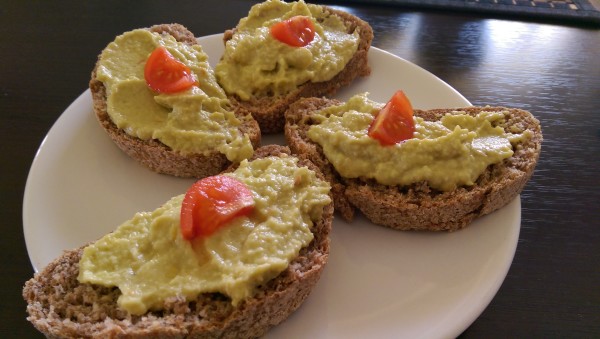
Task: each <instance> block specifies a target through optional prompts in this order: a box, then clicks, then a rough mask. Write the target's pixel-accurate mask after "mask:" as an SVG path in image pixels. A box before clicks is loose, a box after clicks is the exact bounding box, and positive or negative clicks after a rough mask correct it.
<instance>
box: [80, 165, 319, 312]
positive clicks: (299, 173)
mask: <svg viewBox="0 0 600 339" xmlns="http://www.w3.org/2000/svg"><path fill="white" fill-rule="evenodd" d="M296 163H297V159H296V158H294V157H268V158H263V159H258V160H254V161H252V162H248V161H247V160H244V161H242V163H241V165H240V167H239V168H238V169H237V170H236V171H235V172H233V173H230V174H227V175H231V176H233V177H235V178H236V179H238V180H240V181H242V182H244V183H245V184H246V185H247V186H248V188H250V190H251V191H252V192H253V195H254V200H255V209H254V211H253V212H252V213H251V214H250V215H249V216H247V217H239V218H237V219H235V220H233V221H232V222H231V223H230V224H229V225H227V226H225V227H222V228H221V229H219V230H218V231H216V232H215V233H214V234H213V235H211V236H210V237H207V238H197V239H196V240H194V241H193V242H189V241H187V240H184V239H183V237H182V235H181V232H180V226H179V216H180V210H181V202H182V200H183V197H184V195H179V196H177V197H174V198H172V199H171V200H169V201H168V202H167V203H165V204H164V205H163V206H162V207H160V208H158V209H157V210H155V211H153V212H141V213H137V214H135V216H134V217H133V218H132V219H131V220H129V221H126V222H125V223H123V224H122V225H121V226H119V227H118V228H117V229H116V230H115V231H114V232H112V233H110V234H108V235H106V236H104V237H103V238H101V239H100V240H98V241H96V242H95V243H93V244H91V245H89V246H88V247H86V248H85V249H84V252H83V256H82V258H81V260H80V262H79V277H78V279H79V281H80V282H81V283H92V284H97V285H101V286H107V287H111V286H117V287H118V288H119V289H120V291H121V296H120V297H119V299H118V304H119V306H120V307H121V308H123V309H124V310H126V311H128V312H130V313H131V314H137V315H139V314H143V313H145V312H147V311H148V310H159V309H161V307H162V305H163V303H164V301H165V300H166V299H167V298H170V297H184V298H186V300H192V299H194V298H196V296H197V295H198V294H200V293H208V292H219V293H222V294H224V295H227V296H229V297H230V298H231V301H232V304H233V305H234V306H235V305H237V304H238V303H239V302H240V301H241V300H243V299H245V298H247V297H250V296H252V295H253V293H254V291H255V288H256V286H258V285H260V284H262V283H264V282H266V281H268V280H270V279H272V278H274V277H276V276H277V275H278V274H279V273H281V272H282V271H283V270H284V269H285V268H286V267H287V266H288V264H289V263H290V261H291V260H293V259H294V258H295V257H297V256H298V253H299V251H300V249H301V248H303V247H306V246H307V245H308V244H309V243H310V242H311V241H312V239H313V234H312V232H311V227H312V225H313V222H314V221H316V220H318V219H319V218H320V217H321V213H322V210H323V207H324V206H325V205H327V204H329V203H330V198H329V189H330V187H329V184H328V183H326V182H325V181H322V180H320V179H318V178H317V177H316V175H315V172H313V171H311V170H309V169H308V168H306V167H298V166H297V165H296Z"/></svg>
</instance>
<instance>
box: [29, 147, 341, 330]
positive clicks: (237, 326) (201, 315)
mask: <svg viewBox="0 0 600 339" xmlns="http://www.w3.org/2000/svg"><path fill="white" fill-rule="evenodd" d="M283 154H286V155H288V154H290V151H289V149H288V148H287V147H283V146H274V145H273V146H265V147H262V148H259V149H258V150H257V151H256V152H255V155H254V158H261V157H267V156H282V155H283ZM298 166H307V167H309V168H311V169H313V170H315V171H316V172H317V175H318V176H319V177H320V178H321V179H324V178H323V177H322V175H321V174H320V173H319V172H318V168H317V167H316V166H314V165H313V164H312V163H310V162H309V161H308V160H302V159H301V160H300V161H299V162H298ZM231 169H233V168H231ZM332 219H333V203H330V204H329V205H327V206H325V207H324V208H323V214H322V218H321V219H320V220H318V221H316V222H315V223H314V225H313V229H312V232H313V234H314V239H313V241H312V242H311V243H310V244H309V246H308V247H305V248H303V249H302V250H301V251H300V254H299V256H298V257H297V258H295V259H294V260H293V261H292V262H291V263H290V265H289V266H288V268H287V269H286V270H285V271H283V272H282V273H281V274H280V275H278V276H277V277H275V278H274V279H272V280H270V281H268V282H267V283H265V284H264V285H262V286H260V287H259V289H258V292H257V293H256V294H255V295H254V296H253V297H251V298H249V299H246V300H244V301H242V302H241V303H240V304H238V305H237V307H233V306H232V304H231V300H230V299H229V298H228V297H226V296H224V295H222V294H219V293H206V294H201V295H199V296H198V297H197V298H196V299H195V300H193V301H190V302H186V301H185V300H183V299H178V298H172V299H170V300H166V301H165V303H164V310H162V311H156V312H148V313H147V314H144V315H142V316H133V315H130V314H128V313H127V312H125V311H123V310H122V309H120V308H118V306H117V298H118V297H119V295H120V292H119V289H118V288H107V287H100V286H95V285H91V284H81V283H79V281H78V280H77V276H78V274H79V264H78V263H79V259H80V258H81V255H82V250H83V247H81V248H78V249H75V250H71V251H66V252H64V253H63V255H61V256H60V257H59V258H58V259H56V260H54V261H53V262H51V263H50V264H49V265H48V266H47V267H46V268H44V269H43V270H42V271H40V272H39V273H37V274H35V276H34V278H32V279H31V280H29V281H27V282H26V284H25V287H24V289H23V297H24V298H25V300H26V301H27V304H28V306H27V312H28V313H29V317H28V318H27V319H28V320H29V321H31V322H32V323H33V325H34V326H35V327H36V328H37V329H38V330H39V331H41V332H42V333H44V334H45V335H46V336H47V337H48V338H67V337H70V338H82V337H85V338H91V337H94V338H114V337H119V338H122V337H127V338H146V337H153V338H183V337H193V338H254V337H258V336H260V335H262V334H264V333H265V332H266V331H267V330H268V329H269V328H271V327H273V326H275V325H277V324H279V323H280V322H282V321H283V320H285V319H286V318H287V317H288V315H289V314H290V313H292V312H293V311H294V310H296V309H297V308H298V307H299V306H300V305H301V304H302V302H303V301H304V300H305V299H306V297H307V296H308V295H309V293H310V292H311V290H312V288H313V286H314V285H315V284H316V282H317V281H318V280H319V277H320V275H321V272H322V270H323V269H324V267H325V264H326V262H327V257H328V254H329V233H330V231H331V223H332Z"/></svg>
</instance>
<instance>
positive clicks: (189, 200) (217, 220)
mask: <svg viewBox="0 0 600 339" xmlns="http://www.w3.org/2000/svg"><path fill="white" fill-rule="evenodd" d="M253 209H254V196H253V195H252V191H250V190H249V189H248V187H246V185H245V184H243V183H242V182H240V181H238V180H237V179H235V178H233V177H230V176H227V175H215V176H212V177H207V178H204V179H201V180H199V181H197V182H196V183H194V184H193V185H192V186H191V187H190V188H189V189H188V191H187V193H186V194H185V197H184V198H183V202H182V204H181V218H180V219H181V221H180V228H181V234H182V235H183V238H184V239H186V240H193V239H194V238H196V237H207V236H210V235H211V234H212V233H214V232H215V231H216V230H218V229H219V228H220V227H222V226H224V225H226V224H227V223H228V222H230V221H231V220H233V219H234V218H237V217H240V216H245V215H248V214H250V213H251V212H252V210H253Z"/></svg>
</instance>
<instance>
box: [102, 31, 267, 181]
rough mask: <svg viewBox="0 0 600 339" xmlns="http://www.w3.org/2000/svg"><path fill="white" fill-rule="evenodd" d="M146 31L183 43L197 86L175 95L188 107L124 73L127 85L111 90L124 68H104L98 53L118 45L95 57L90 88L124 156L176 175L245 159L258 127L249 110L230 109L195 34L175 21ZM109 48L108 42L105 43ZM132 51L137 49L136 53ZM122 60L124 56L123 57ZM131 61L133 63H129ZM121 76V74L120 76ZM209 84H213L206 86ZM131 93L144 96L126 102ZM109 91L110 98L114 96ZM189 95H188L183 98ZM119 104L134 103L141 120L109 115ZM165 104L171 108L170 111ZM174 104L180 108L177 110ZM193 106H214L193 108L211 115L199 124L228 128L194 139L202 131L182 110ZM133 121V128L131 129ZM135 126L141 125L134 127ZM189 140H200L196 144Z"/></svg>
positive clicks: (203, 172)
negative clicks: (154, 91)
mask: <svg viewBox="0 0 600 339" xmlns="http://www.w3.org/2000/svg"><path fill="white" fill-rule="evenodd" d="M147 31H148V32H151V33H152V34H154V35H153V36H155V37H156V36H158V37H159V38H160V39H164V41H168V42H169V43H170V44H179V45H178V46H183V47H182V48H183V52H182V53H187V54H188V57H189V58H191V59H192V60H194V61H195V63H196V64H197V65H200V66H202V67H201V68H200V69H199V70H198V72H199V74H196V76H197V79H198V87H194V88H192V89H191V90H187V91H185V93H182V94H181V95H180V97H183V99H186V100H187V103H191V104H190V105H193V106H191V108H188V107H186V106H182V105H188V104H187V103H182V104H180V103H174V101H176V100H178V99H176V98H177V96H173V95H166V94H162V95H155V94H154V93H152V91H151V90H150V89H149V88H145V87H144V86H143V85H142V86H141V87H140V85H139V84H138V83H134V84H130V83H129V82H132V81H129V78H130V77H127V81H128V83H127V84H125V85H123V84H119V85H116V86H119V87H118V88H112V87H111V86H112V80H111V77H113V78H119V77H120V76H121V75H120V74H119V72H117V71H118V70H120V69H121V68H123V66H121V65H109V66H111V67H114V69H112V70H109V71H106V67H105V66H104V65H103V64H101V62H102V60H103V59H102V58H103V54H104V53H105V52H106V53H116V52H115V51H118V50H119V49H118V47H119V46H118V45H117V46H116V47H115V48H114V50H110V51H108V48H107V50H105V51H104V52H103V54H101V55H100V57H99V61H98V63H97V64H96V66H95V68H94V70H93V72H92V79H91V80H90V90H91V94H92V99H93V105H94V112H95V114H96V117H97V119H98V121H99V123H100V125H101V126H102V127H103V128H104V129H105V130H106V132H107V133H108V135H109V136H110V137H111V139H112V140H113V141H114V142H115V143H116V144H117V146H118V147H119V148H120V149H121V150H123V151H124V152H125V153H126V154H127V155H129V156H130V157H131V158H133V159H135V160H137V161H138V162H139V163H141V164H143V165H144V166H146V167H148V168H150V169H151V170H153V171H155V172H158V173H164V174H169V175H174V176H179V177H197V178H201V177H206V176H209V175H214V174H217V173H219V172H220V171H222V170H223V169H224V168H226V167H227V166H228V165H230V164H231V163H232V161H238V160H239V159H238V158H239V157H240V156H242V157H246V156H247V155H250V154H251V152H252V148H256V147H257V146H258V145H259V144H260V129H259V128H258V124H257V123H256V121H254V120H253V119H252V117H251V116H250V115H249V114H246V113H244V112H241V111H236V112H234V113H231V112H232V111H233V108H232V106H231V105H230V103H229V102H228V100H227V99H226V96H225V94H224V92H222V89H221V88H220V87H219V86H218V85H217V84H216V80H215V79H214V72H213V71H212V70H211V69H210V66H208V61H207V57H206V55H205V54H204V53H203V52H202V51H201V48H200V46H199V45H198V43H197V41H196V39H195V37H194V35H193V34H192V33H191V32H190V31H188V30H187V29H186V28H185V27H183V26H181V25H178V24H168V25H156V26H152V27H150V28H148V29H147ZM142 45H143V44H142ZM109 46H112V45H111V44H109ZM107 51H108V52H107ZM135 53H141V52H140V51H137V52H135ZM130 57H131V58H132V59H135V60H137V58H138V57H137V56H136V54H133V55H132V56H130ZM140 57H141V56H140ZM122 59H124V60H127V58H126V57H123V58H122ZM142 59H143V58H142ZM204 59H206V60H204ZM115 60H120V58H119V57H118V56H117V57H115ZM111 62H112V60H109V62H108V63H111ZM124 62H126V61H124ZM134 64H136V63H135V62H134ZM143 64H144V63H143V62H140V63H139V65H141V66H136V67H141V68H139V69H137V68H134V69H133V72H135V73H136V74H138V73H140V74H141V73H143V69H142V68H143ZM136 65H137V64H136ZM106 74H108V75H109V76H107V75H106ZM122 77H125V75H123V76H122ZM136 77H137V78H135V79H136V81H138V82H142V83H143V82H144V80H143V79H139V80H138V78H139V77H140V75H136ZM211 79H212V80H211ZM211 82H212V83H214V84H215V85H214V86H212V85H209V83H211ZM133 85H135V86H136V87H134V86H133ZM111 88H112V89H111ZM132 91H137V92H135V93H138V94H139V95H140V96H142V95H143V96H142V97H141V98H142V99H144V101H143V102H142V103H141V104H140V103H139V102H138V103H137V104H136V103H133V102H130V100H131V98H132V97H136V98H138V96H137V95H138V94H136V95H133V94H132V95H130V94H129V93H130V92H132ZM142 92H143V93H142ZM144 93H145V94H144ZM111 94H114V95H115V96H114V97H113V96H111ZM188 94H189V98H185V96H186V95H188ZM138 99H139V98H138ZM192 100H196V101H197V103H194V102H192ZM155 101H156V102H155ZM115 105H119V106H115ZM127 105H129V106H127ZM177 105H179V106H177ZM123 106H125V107H133V108H132V112H133V114H134V115H135V116H136V119H138V120H139V121H141V122H138V120H133V122H132V121H131V120H123V121H122V120H121V114H119V113H120V112H113V113H111V110H112V108H111V107H123ZM141 107H143V108H141ZM168 107H173V108H172V111H170V109H171V108H168ZM175 107H182V108H180V109H179V108H178V109H176V108H175ZM194 107H213V108H214V111H211V112H209V111H206V112H205V111H203V110H201V109H200V108H198V110H199V112H201V113H203V114H204V115H206V116H208V117H210V118H209V119H204V121H203V124H206V123H205V122H212V121H213V120H212V119H213V118H214V119H221V120H223V122H224V124H222V123H221V122H217V120H215V121H214V123H213V125H214V124H215V123H216V124H218V125H223V126H226V125H228V124H231V126H230V127H223V128H227V129H223V131H224V133H220V134H222V135H219V137H218V138H217V137H215V138H211V137H210V136H205V137H202V138H200V139H198V138H199V136H202V135H204V134H205V131H204V130H196V129H194V125H193V124H197V122H193V121H196V120H193V121H192V120H190V118H188V117H189V116H194V114H188V113H185V112H187V111H186V110H193V109H195V108H194ZM178 110H179V111H178ZM182 111H185V112H182ZM151 113H152V114H151ZM183 114H185V116H184V115H183ZM139 117H141V118H139ZM151 117H152V118H151ZM154 117H157V119H154ZM115 119H117V120H115ZM143 119H146V120H143ZM156 121H159V122H156ZM146 123H148V125H149V126H150V127H146V126H145V125H144V124H146ZM154 124H158V125H159V126H160V129H159V130H158V131H157V130H154V129H152V128H151V127H152V126H154ZM132 125H134V127H136V128H133V127H132ZM140 125H141V126H142V127H141V128H137V127H139V126H140ZM236 126H237V127H236ZM184 129H189V130H184ZM194 140H200V141H201V142H196V141H194ZM205 140H209V141H210V142H209V143H205V142H204V141H205ZM240 150H244V154H245V155H246V156H243V155H240V156H238V155H237V154H236V152H240ZM240 154H241V153H240Z"/></svg>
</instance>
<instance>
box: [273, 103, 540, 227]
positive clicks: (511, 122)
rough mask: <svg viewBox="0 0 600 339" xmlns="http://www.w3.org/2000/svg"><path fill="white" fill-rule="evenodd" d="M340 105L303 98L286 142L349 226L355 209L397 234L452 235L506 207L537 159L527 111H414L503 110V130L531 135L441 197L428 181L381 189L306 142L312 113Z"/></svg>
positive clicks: (534, 125)
mask: <svg viewBox="0 0 600 339" xmlns="http://www.w3.org/2000/svg"><path fill="white" fill-rule="evenodd" d="M338 104H340V102H339V101H337V100H333V99H327V98H307V99H303V100H300V101H298V102H296V103H295V104H293V105H292V106H291V107H290V108H289V110H288V111H287V112H286V126H285V137H286V141H287V143H288V145H289V147H290V149H291V150H292V152H293V153H296V154H302V155H303V156H305V157H307V158H308V159H310V160H311V161H312V162H313V163H315V164H316V165H317V166H319V167H320V168H321V171H322V172H323V173H324V174H325V176H326V177H327V179H328V180H329V181H330V183H331V185H332V193H333V195H334V202H335V209H336V211H338V212H339V213H340V215H341V216H342V217H343V218H344V219H346V220H348V221H351V220H352V219H353V217H354V214H355V210H356V209H358V210H359V211H361V212H362V213H363V214H364V215H365V216H366V217H367V218H368V219H369V220H371V221H372V222H373V223H375V224H379V225H383V226H387V227H391V228H394V229H399V230H429V231H442V230H445V231H454V230H458V229H460V228H463V227H465V226H467V225H468V224H469V223H471V221H473V220H474V219H475V218H477V217H479V216H482V215H485V214H488V213H491V212H493V211H495V210H497V209H499V208H501V207H503V206H505V205H506V204H508V203H509V202H511V201H512V200H513V199H514V198H515V197H516V196H517V195H518V194H519V193H520V192H521V191H522V190H523V188H524V187H525V184H526V183H527V181H528V180H529V178H530V177H531V175H532V174H533V171H534V169H535V166H536V164H537V161H538V159H539V156H540V151H541V143H542V131H541V127H540V123H539V121H538V120H537V119H536V118H535V117H534V116H533V115H532V114H531V113H529V112H527V111H524V110H520V109H514V108H506V107H466V108H459V109H433V110H427V111H424V110H415V111H414V115H415V116H419V117H422V118H423V119H425V120H428V121H436V120H439V119H440V118H441V117H442V116H444V115H445V114H446V113H448V112H451V111H455V110H459V111H464V112H466V113H467V114H470V115H477V114H478V113H479V112H481V111H504V112H506V113H505V122H504V123H503V124H502V125H501V126H502V127H503V128H504V129H505V131H507V132H511V133H522V132H523V131H525V130H530V131H531V132H533V135H532V137H531V138H529V139H528V140H526V141H525V142H522V143H519V144H518V145H517V146H516V147H514V154H513V156H511V157H510V158H508V159H505V160H504V161H502V162H501V163H498V164H495V165H490V166H488V168H487V169H486V170H485V172H484V173H482V174H481V175H480V176H479V178H478V179H477V181H476V184H475V185H473V186H469V187H459V188H457V189H455V190H453V191H449V192H441V191H436V190H434V189H432V188H430V187H429V186H428V184H427V182H418V183H415V184H412V185H409V186H386V185H381V184H379V183H377V182H376V181H374V180H372V179H364V178H355V179H349V178H343V177H342V176H340V175H339V173H338V172H337V171H336V170H335V168H334V167H333V165H332V164H331V163H330V162H329V160H328V159H327V157H326V156H325V155H324V153H323V150H322V148H321V146H320V145H318V144H316V143H314V142H312V141H311V140H310V139H309V138H308V137H307V131H308V129H309V128H310V126H311V124H312V120H311V114H312V113H313V112H315V111H317V110H319V109H322V108H324V107H328V106H331V105H338Z"/></svg>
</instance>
